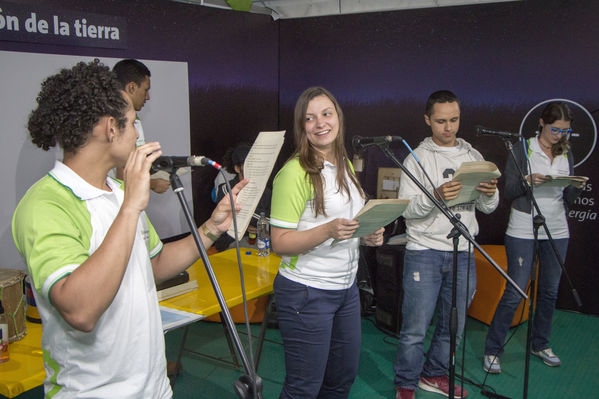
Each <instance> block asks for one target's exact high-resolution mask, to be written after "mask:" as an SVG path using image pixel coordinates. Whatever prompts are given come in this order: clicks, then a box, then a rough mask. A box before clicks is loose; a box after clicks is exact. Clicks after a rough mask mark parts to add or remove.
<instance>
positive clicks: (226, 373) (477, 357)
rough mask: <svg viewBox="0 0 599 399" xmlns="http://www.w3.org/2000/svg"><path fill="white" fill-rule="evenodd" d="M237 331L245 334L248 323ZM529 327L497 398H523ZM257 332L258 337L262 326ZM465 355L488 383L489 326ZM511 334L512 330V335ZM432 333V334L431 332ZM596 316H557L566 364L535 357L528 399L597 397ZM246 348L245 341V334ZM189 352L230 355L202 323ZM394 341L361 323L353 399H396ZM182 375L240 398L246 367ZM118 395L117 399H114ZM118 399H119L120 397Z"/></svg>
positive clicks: (275, 334) (420, 397)
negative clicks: (551, 364)
mask: <svg viewBox="0 0 599 399" xmlns="http://www.w3.org/2000/svg"><path fill="white" fill-rule="evenodd" d="M238 328H240V329H242V331H243V330H245V327H244V325H238ZM526 328H527V324H526V323H524V324H522V325H521V326H520V327H517V328H516V332H515V335H514V337H513V338H512V339H511V341H510V342H509V343H508V344H507V346H506V349H505V353H504V355H503V356H502V358H501V366H502V370H503V372H502V373H501V374H500V375H489V376H488V377H487V379H486V384H487V386H489V387H491V388H487V389H491V390H494V391H496V392H497V393H499V394H501V395H503V396H506V397H509V398H512V399H514V398H522V397H523V387H524V359H525V358H524V352H523V348H524V346H525V342H526ZM252 329H253V331H254V333H255V334H256V335H257V333H258V330H259V325H253V326H252ZM466 331H467V332H466V334H467V335H466V353H465V367H464V369H465V370H464V376H465V377H466V378H467V379H469V380H471V381H473V382H475V383H477V384H481V383H482V382H483V380H484V379H485V373H484V371H483V370H482V367H481V362H482V351H483V344H484V339H485V335H486V332H487V326H486V325H485V324H483V323H480V322H478V321H476V320H473V319H468V321H467V329H466ZM512 331H514V329H512V330H510V333H511V332H512ZM429 333H432V329H429ZM598 335H599V318H598V317H594V316H588V315H581V314H576V313H571V312H565V311H557V312H556V313H555V317H554V321H553V334H552V338H551V346H552V348H553V349H554V351H555V353H556V354H557V355H558V356H559V357H560V358H561V360H562V366H561V367H556V368H551V367H547V366H545V365H544V364H543V363H542V362H541V360H540V359H538V358H536V357H534V356H532V357H531V359H530V374H529V384H528V398H531V399H564V398H585V399H586V398H589V399H591V398H599V367H598V365H597V363H596V362H599V338H598ZM182 336H183V329H178V330H175V331H172V332H169V333H168V334H167V335H166V346H167V357H168V359H169V360H175V359H176V354H177V351H178V349H179V344H180V342H181V339H182ZM241 337H242V340H243V341H244V345H246V347H247V338H246V336H245V335H241ZM266 339H267V341H266V342H265V343H264V348H263V351H262V355H261V358H260V365H259V369H258V375H259V376H260V377H261V378H262V381H263V390H262V392H263V397H264V398H265V399H271V398H277V397H278V395H279V392H280V390H281V387H282V383H283V380H284V376H285V365H284V358H283V348H282V346H281V345H280V342H281V337H280V333H279V331H278V330H277V329H269V330H268V331H267V335H266ZM186 346H187V348H188V349H191V350H193V351H198V352H202V353H206V354H209V355H211V356H214V357H218V358H222V359H224V360H230V359H231V357H230V355H229V349H228V346H227V342H226V339H224V335H223V328H222V326H221V325H220V324H215V323H206V322H199V323H195V324H194V325H192V326H191V327H190V329H189V333H188V338H187V345H186ZM395 350H396V339H395V338H394V337H392V336H387V335H385V334H384V333H382V332H381V331H380V330H379V329H377V328H376V326H375V325H374V322H373V319H370V318H364V319H363V320H362V353H361V357H360V369H359V374H358V378H357V379H356V381H355V383H354V385H353V387H352V390H351V395H350V398H354V399H358V398H360V399H361V398H369V399H370V398H372V399H377V398H388V399H392V398H395V388H394V386H393V360H394V358H395ZM461 358H462V354H461V346H460V349H459V353H458V355H457V363H458V366H457V373H458V374H459V373H461V364H462V361H461ZM181 362H182V366H183V370H182V371H181V373H180V374H179V376H178V377H177V379H176V383H175V389H174V397H175V398H176V399H184V398H193V399H204V398H206V399H227V398H232V399H233V398H235V397H236V396H235V394H234V391H233V388H232V383H233V382H234V381H235V380H236V379H237V378H239V376H240V375H242V374H243V369H241V368H239V369H235V368H234V367H233V366H232V365H229V364H225V363H223V362H221V361H218V360H213V359H208V358H205V357H203V356H201V355H197V354H194V353H192V352H189V351H186V352H184V353H183V356H182V360H181ZM465 388H466V390H468V392H469V395H468V397H469V398H472V399H476V398H484V397H485V396H483V395H482V394H481V393H480V388H477V387H476V386H474V385H472V384H465ZM42 396H43V390H42V389H41V387H40V388H37V389H35V390H32V391H29V392H27V393H24V394H22V395H20V396H19V397H18V398H20V399H26V398H40V397H42ZM117 396H118V395H117ZM117 396H115V397H117ZM416 398H417V399H427V398H431V399H433V398H441V396H440V395H436V394H432V393H428V392H423V391H418V392H417V394H416Z"/></svg>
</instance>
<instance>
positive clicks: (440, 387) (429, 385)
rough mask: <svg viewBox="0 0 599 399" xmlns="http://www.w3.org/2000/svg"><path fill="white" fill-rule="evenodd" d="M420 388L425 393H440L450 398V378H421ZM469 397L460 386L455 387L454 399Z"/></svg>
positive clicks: (443, 376)
mask: <svg viewBox="0 0 599 399" xmlns="http://www.w3.org/2000/svg"><path fill="white" fill-rule="evenodd" d="M418 388H420V389H424V390H425V391H429V392H435V393H440V394H441V395H443V396H446V397H449V377H448V376H446V375H441V376H439V377H420V381H418ZM466 396H468V392H466V390H465V389H464V392H462V388H460V387H459V386H458V385H456V386H455V387H454V390H453V397H454V398H465V397H466Z"/></svg>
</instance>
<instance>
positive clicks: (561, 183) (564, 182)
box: [541, 175, 589, 187]
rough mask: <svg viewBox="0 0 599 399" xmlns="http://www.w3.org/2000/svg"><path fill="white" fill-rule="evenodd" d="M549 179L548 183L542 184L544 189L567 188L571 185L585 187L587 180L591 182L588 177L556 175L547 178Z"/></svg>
mask: <svg viewBox="0 0 599 399" xmlns="http://www.w3.org/2000/svg"><path fill="white" fill-rule="evenodd" d="M545 177H546V178H547V181H546V182H545V183H543V184H541V186H543V187H566V186H569V185H570V184H573V185H575V186H576V185H579V186H580V185H583V184H586V182H587V180H589V178H588V177H586V176H554V175H547V176H545Z"/></svg>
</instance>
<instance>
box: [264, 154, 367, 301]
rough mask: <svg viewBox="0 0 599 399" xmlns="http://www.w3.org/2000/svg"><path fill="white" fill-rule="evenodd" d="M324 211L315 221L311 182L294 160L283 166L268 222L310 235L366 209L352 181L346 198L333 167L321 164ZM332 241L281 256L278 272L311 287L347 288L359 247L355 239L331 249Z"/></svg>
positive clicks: (275, 187) (276, 184) (351, 280)
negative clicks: (309, 231)
mask: <svg viewBox="0 0 599 399" xmlns="http://www.w3.org/2000/svg"><path fill="white" fill-rule="evenodd" d="M321 174H322V177H323V180H324V206H325V210H326V213H327V215H326V216H323V215H319V216H318V217H315V216H314V208H313V199H314V191H313V187H312V183H311V182H310V178H309V177H308V176H307V174H306V171H305V170H304V169H303V168H302V167H301V165H300V163H299V160H298V159H297V158H295V159H292V160H290V161H289V162H287V163H286V164H285V165H284V166H283V168H281V170H280V171H279V173H277V175H276V177H275V180H274V183H273V192H272V203H271V211H270V223H271V224H272V225H273V226H276V227H281V228H286V229H297V230H298V231H305V230H310V229H312V228H314V227H316V226H319V225H321V224H324V223H327V222H330V221H331V220H333V219H336V218H344V219H353V218H354V216H355V215H356V214H357V213H358V211H359V210H360V209H362V207H363V206H364V199H363V198H362V197H361V196H360V192H359V191H358V189H357V188H356V187H355V186H354V184H353V183H352V182H351V181H350V179H349V177H347V180H348V186H349V188H350V197H351V198H348V197H347V194H345V193H343V192H341V191H340V190H339V188H338V187H337V182H336V176H337V167H336V166H335V165H333V164H331V163H329V162H326V161H325V163H324V168H323V169H322V171H321ZM332 242H333V239H332V238H330V239H328V240H326V241H325V242H323V243H321V244H320V245H318V246H316V247H314V248H312V249H311V250H309V251H307V252H305V253H302V254H298V255H294V256H283V257H282V260H281V265H280V267H279V273H280V274H281V275H283V276H284V277H286V278H288V279H290V280H292V281H295V282H298V283H301V284H305V285H308V286H311V287H315V288H320V289H327V290H340V289H346V288H349V287H350V286H351V285H352V284H353V282H354V280H355V277H356V272H357V269H358V257H359V250H358V247H359V245H360V242H359V239H358V238H353V239H349V240H344V241H341V242H338V243H336V244H335V245H333V246H331V244H332Z"/></svg>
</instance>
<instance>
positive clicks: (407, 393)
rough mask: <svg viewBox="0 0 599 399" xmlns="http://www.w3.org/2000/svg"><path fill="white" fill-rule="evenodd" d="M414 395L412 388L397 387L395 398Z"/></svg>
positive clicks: (409, 397)
mask: <svg viewBox="0 0 599 399" xmlns="http://www.w3.org/2000/svg"><path fill="white" fill-rule="evenodd" d="M415 395H416V391H415V390H413V389H408V388H402V387H397V394H396V395H395V399H414V398H415V397H416V396H415Z"/></svg>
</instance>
